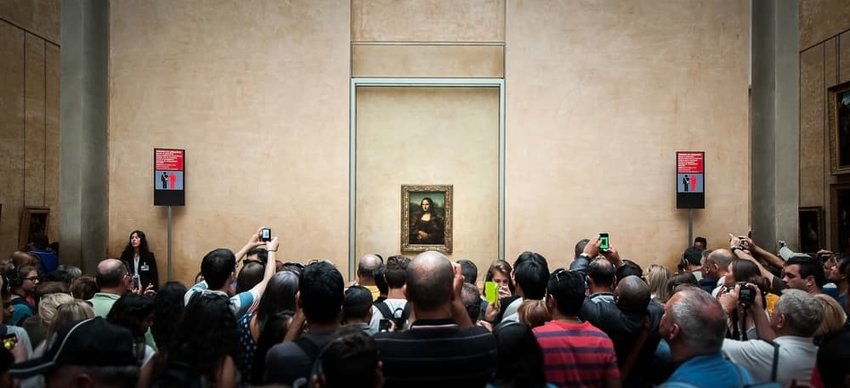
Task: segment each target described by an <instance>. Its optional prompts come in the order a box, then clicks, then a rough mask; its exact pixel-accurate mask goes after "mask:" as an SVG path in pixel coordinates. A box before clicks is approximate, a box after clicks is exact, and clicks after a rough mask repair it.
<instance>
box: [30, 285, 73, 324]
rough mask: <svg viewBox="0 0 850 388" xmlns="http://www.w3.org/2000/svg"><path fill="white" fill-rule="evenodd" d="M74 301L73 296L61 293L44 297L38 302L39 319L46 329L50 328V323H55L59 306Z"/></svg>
mask: <svg viewBox="0 0 850 388" xmlns="http://www.w3.org/2000/svg"><path fill="white" fill-rule="evenodd" d="M73 301H74V297H73V296H71V295H68V294H65V293H61V292H58V293H55V294H47V295H45V296H43V297H42V298H41V300H40V301H39V302H38V317H39V318H41V323H42V324H43V325H44V327H45V328H46V327H47V326H50V322H53V317H54V316H55V315H56V310H57V309H58V308H59V306H61V305H63V304H65V303H71V302H73Z"/></svg>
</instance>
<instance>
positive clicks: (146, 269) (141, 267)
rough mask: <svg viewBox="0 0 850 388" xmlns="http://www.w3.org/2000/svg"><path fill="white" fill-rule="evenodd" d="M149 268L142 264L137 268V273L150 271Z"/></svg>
mask: <svg viewBox="0 0 850 388" xmlns="http://www.w3.org/2000/svg"><path fill="white" fill-rule="evenodd" d="M150 269H151V268H150V267H149V266H148V265H147V264H142V265H141V266H139V271H150Z"/></svg>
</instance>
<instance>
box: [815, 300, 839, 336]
mask: <svg viewBox="0 0 850 388" xmlns="http://www.w3.org/2000/svg"><path fill="white" fill-rule="evenodd" d="M815 299H817V300H818V302H820V304H821V306H823V320H822V321H821V322H820V326H818V329H817V331H815V337H818V336H824V335H827V334H831V333H834V332H836V331H839V330H841V328H842V327H843V326H844V322H845V321H846V320H847V314H845V313H844V309H843V308H841V305H840V304H838V302H837V301H836V300H835V298H833V297H831V296H829V295H826V294H817V295H815Z"/></svg>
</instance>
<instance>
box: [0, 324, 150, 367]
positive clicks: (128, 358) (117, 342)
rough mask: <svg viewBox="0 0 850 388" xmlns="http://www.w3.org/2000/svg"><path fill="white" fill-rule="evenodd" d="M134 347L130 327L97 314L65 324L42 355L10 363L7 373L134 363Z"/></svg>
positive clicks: (130, 364) (135, 359) (135, 361)
mask: <svg viewBox="0 0 850 388" xmlns="http://www.w3.org/2000/svg"><path fill="white" fill-rule="evenodd" d="M134 349H135V346H134V341H133V335H132V333H130V330H128V329H126V328H123V327H121V326H116V325H113V324H111V323H109V322H107V321H106V320H105V319H103V318H101V317H97V318H92V319H87V320H84V321H78V322H73V323H70V324H68V325H66V326H65V327H63V328H62V329H60V330H59V331H58V332H57V333H56V338H55V340H54V341H53V343H52V344H51V345H50V348H48V349H47V351H46V352H45V353H44V356H42V357H40V358H36V359H33V360H29V361H25V362H22V363H20V364H15V365H12V368H10V369H9V373H10V374H11V375H12V376H15V377H17V378H28V377H32V376H35V375H41V374H45V373H48V372H50V371H52V370H53V369H56V368H58V367H60V366H65V365H75V366H95V367H97V366H132V365H137V358H136V355H135V351H134Z"/></svg>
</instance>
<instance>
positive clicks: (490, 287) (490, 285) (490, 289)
mask: <svg viewBox="0 0 850 388" xmlns="http://www.w3.org/2000/svg"><path fill="white" fill-rule="evenodd" d="M484 299H486V300H487V303H496V301H497V300H499V283H496V282H484Z"/></svg>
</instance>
